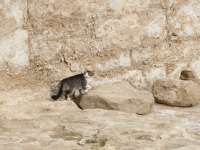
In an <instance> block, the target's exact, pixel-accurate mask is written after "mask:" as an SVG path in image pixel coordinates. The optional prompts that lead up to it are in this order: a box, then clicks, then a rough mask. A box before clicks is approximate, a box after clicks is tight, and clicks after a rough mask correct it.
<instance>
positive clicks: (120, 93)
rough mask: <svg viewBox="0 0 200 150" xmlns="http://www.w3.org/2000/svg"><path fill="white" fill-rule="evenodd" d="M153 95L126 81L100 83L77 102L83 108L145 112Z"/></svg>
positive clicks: (151, 103) (149, 107) (150, 104)
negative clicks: (137, 88) (135, 87)
mask: <svg viewBox="0 0 200 150" xmlns="http://www.w3.org/2000/svg"><path fill="white" fill-rule="evenodd" d="M153 102H154V100H153V95H152V94H151V93H149V92H147V91H139V90H136V89H134V88H133V87H132V86H131V85H130V84H129V83H128V82H117V83H112V84H105V85H101V86H99V87H97V88H95V89H93V90H91V91H90V92H89V93H88V94H86V95H84V96H83V97H82V99H81V100H80V102H79V105H80V106H81V107H82V108H83V109H88V108H102V109H111V110H119V111H124V112H131V113H137V114H147V113H149V112H151V108H152V105H153Z"/></svg>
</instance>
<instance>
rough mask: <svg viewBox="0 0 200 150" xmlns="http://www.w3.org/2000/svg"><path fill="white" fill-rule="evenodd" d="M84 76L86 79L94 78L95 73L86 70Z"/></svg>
mask: <svg viewBox="0 0 200 150" xmlns="http://www.w3.org/2000/svg"><path fill="white" fill-rule="evenodd" d="M83 74H84V76H85V77H91V76H94V71H91V70H86V71H84V73H83Z"/></svg>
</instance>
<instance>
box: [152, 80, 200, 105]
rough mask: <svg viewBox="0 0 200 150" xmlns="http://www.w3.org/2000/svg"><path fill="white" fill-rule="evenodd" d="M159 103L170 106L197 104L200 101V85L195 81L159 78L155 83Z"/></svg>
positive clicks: (155, 95)
mask: <svg viewBox="0 0 200 150" xmlns="http://www.w3.org/2000/svg"><path fill="white" fill-rule="evenodd" d="M153 95H154V97H155V100H156V102H157V103H161V104H166V105H170V106H181V107H187V106H195V105H197V104H198V103H199V102H200V87H199V85H198V84H197V83H195V82H193V81H183V80H172V79H169V80H167V79H166V80H157V81H156V82H155V83H154V85H153Z"/></svg>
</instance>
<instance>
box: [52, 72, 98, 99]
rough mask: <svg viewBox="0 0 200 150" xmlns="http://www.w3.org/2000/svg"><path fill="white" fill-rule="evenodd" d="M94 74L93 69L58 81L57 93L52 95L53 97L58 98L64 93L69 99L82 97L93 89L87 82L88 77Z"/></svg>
mask: <svg viewBox="0 0 200 150" xmlns="http://www.w3.org/2000/svg"><path fill="white" fill-rule="evenodd" d="M93 75H94V73H93V72H92V71H88V70H87V71H85V72H84V73H80V74H77V75H74V76H70V77H67V78H64V79H62V80H61V81H60V82H59V83H58V86H57V87H58V92H57V94H54V95H52V96H51V98H52V99H53V100H57V99H58V98H59V97H61V96H62V95H64V96H65V99H67V100H68V99H70V98H79V97H81V96H82V95H83V94H85V93H87V92H88V90H89V89H91V86H89V85H88V84H87V78H88V77H90V76H93Z"/></svg>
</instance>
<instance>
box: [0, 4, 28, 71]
mask: <svg viewBox="0 0 200 150" xmlns="http://www.w3.org/2000/svg"><path fill="white" fill-rule="evenodd" d="M26 6H27V5H26V0H16V1H7V0H1V2H0V70H3V69H4V70H5V69H11V71H13V69H14V72H16V71H18V70H20V69H24V67H25V66H27V65H28V64H29V58H28V56H29V51H28V32H27V31H26V30H24V29H23V26H24V24H25V19H26V10H27V9H26V8H27V7H26Z"/></svg>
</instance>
